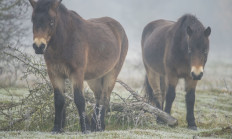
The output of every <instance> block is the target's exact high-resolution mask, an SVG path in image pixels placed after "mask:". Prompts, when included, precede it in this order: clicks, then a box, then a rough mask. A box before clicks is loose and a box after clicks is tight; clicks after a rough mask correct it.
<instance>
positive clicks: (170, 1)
mask: <svg viewBox="0 0 232 139" xmlns="http://www.w3.org/2000/svg"><path fill="white" fill-rule="evenodd" d="M62 3H63V4H64V5H65V6H66V7H67V8H68V9H70V10H74V11H76V12H77V13H78V14H79V15H80V16H82V17H83V18H84V19H90V18H98V17H104V16H109V17H112V18H114V19H116V20H117V21H119V22H120V23H121V24H122V26H123V27H124V29H125V31H126V34H127V37H128V39H129V51H128V54H127V57H126V62H125V63H124V67H123V69H122V71H121V73H120V76H119V78H123V79H125V76H126V77H127V78H128V79H132V80H133V81H134V82H135V84H138V83H139V84H141V83H142V82H143V81H141V78H143V77H144V68H143V63H142V54H141V45H140V43H141V35H142V31H143V28H144V27H145V26H146V25H147V24H148V23H149V22H151V21H154V20H158V19H166V20H172V21H177V20H178V18H180V17H181V16H182V15H184V14H187V13H188V14H193V15H195V16H196V17H197V18H198V19H199V20H200V21H201V22H202V24H203V25H204V26H205V27H208V26H210V27H211V29H212V32H211V35H210V37H209V39H210V52H209V58H208V63H213V62H214V61H217V62H218V61H220V62H224V63H227V64H231V63H232V60H231V58H232V46H231V40H232V37H231V34H232V8H231V7H232V1H231V0H220V1H219V0H167V1H163V0H143V1H142V0H63V1H62ZM31 12H32V8H31V7H30V8H29V11H28V15H27V16H28V22H27V24H25V25H27V26H28V28H29V31H28V32H29V35H28V37H26V41H28V42H29V46H31V44H32V30H31V29H32V23H31V22H30V16H31ZM28 49H29V50H28V51H30V52H32V53H34V51H33V48H32V47H29V48H28ZM208 63H207V64H208ZM134 69H137V70H134ZM206 69H207V65H206ZM225 71H228V72H231V71H230V70H225ZM128 73H130V74H128ZM216 74H217V73H216ZM135 75H136V76H135ZM138 80H140V82H138Z"/></svg>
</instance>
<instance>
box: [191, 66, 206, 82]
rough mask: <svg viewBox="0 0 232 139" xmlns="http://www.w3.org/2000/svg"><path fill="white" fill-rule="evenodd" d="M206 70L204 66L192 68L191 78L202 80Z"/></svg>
mask: <svg viewBox="0 0 232 139" xmlns="http://www.w3.org/2000/svg"><path fill="white" fill-rule="evenodd" d="M203 72H204V68H203V67H202V66H200V67H195V66H192V68H191V77H192V79H193V80H201V78H202V76H203Z"/></svg>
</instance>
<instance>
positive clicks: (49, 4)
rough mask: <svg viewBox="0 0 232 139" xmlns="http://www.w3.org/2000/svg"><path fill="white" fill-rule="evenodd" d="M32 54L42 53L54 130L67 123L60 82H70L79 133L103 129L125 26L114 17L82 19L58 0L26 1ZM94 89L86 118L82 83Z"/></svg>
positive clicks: (122, 57)
mask: <svg viewBox="0 0 232 139" xmlns="http://www.w3.org/2000/svg"><path fill="white" fill-rule="evenodd" d="M29 1H30V3H31V5H32V7H33V14H32V23H33V35H34V43H33V48H34V50H35V53H36V54H44V59H45V62H46V65H47V71H48V75H49V78H50V81H51V83H52V86H53V89H54V101H55V120H54V128H53V130H52V131H53V132H62V128H63V127H64V124H65V109H64V104H65V99H64V95H63V93H64V90H65V86H64V82H65V79H67V78H68V79H69V80H70V81H71V82H72V89H73V93H74V102H75V104H76V106H77V109H78V112H79V116H80V125H81V130H82V132H83V133H86V132H89V131H90V130H92V131H102V130H104V129H105V124H104V116H105V111H106V109H107V108H108V106H109V101H110V95H111V92H112V90H113V88H114V85H115V81H116V78H117V76H118V74H119V72H120V70H121V68H122V65H123V62H124V60H125V57H126V54H127V50H128V40H127V36H126V34H125V31H124V29H123V27H122V26H121V25H120V23H118V22H117V21H115V20H114V19H112V18H109V17H103V18H96V19H91V20H85V19H83V18H82V17H80V16H79V15H78V14H77V13H75V12H74V11H70V10H68V9H66V8H65V6H64V5H62V4H61V0H59V1H57V0H39V1H37V2H36V1H34V0H29ZM84 80H86V81H87V82H88V85H89V87H90V88H91V89H92V90H93V92H94V95H95V98H96V106H95V109H94V113H93V116H92V119H91V126H90V122H89V120H88V118H87V116H86V113H85V98H84V96H83V93H82V90H83V82H84Z"/></svg>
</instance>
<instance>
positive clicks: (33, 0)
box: [29, 0, 37, 8]
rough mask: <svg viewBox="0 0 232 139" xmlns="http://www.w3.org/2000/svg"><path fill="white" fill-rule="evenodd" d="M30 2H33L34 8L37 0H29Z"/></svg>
mask: <svg viewBox="0 0 232 139" xmlns="http://www.w3.org/2000/svg"><path fill="white" fill-rule="evenodd" d="M29 2H30V4H31V6H32V7H33V8H35V5H36V3H37V2H36V1H35V0H29Z"/></svg>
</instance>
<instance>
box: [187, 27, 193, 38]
mask: <svg viewBox="0 0 232 139" xmlns="http://www.w3.org/2000/svg"><path fill="white" fill-rule="evenodd" d="M187 34H188V35H189V36H191V35H192V34H193V30H192V29H191V28H190V26H188V27H187Z"/></svg>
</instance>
